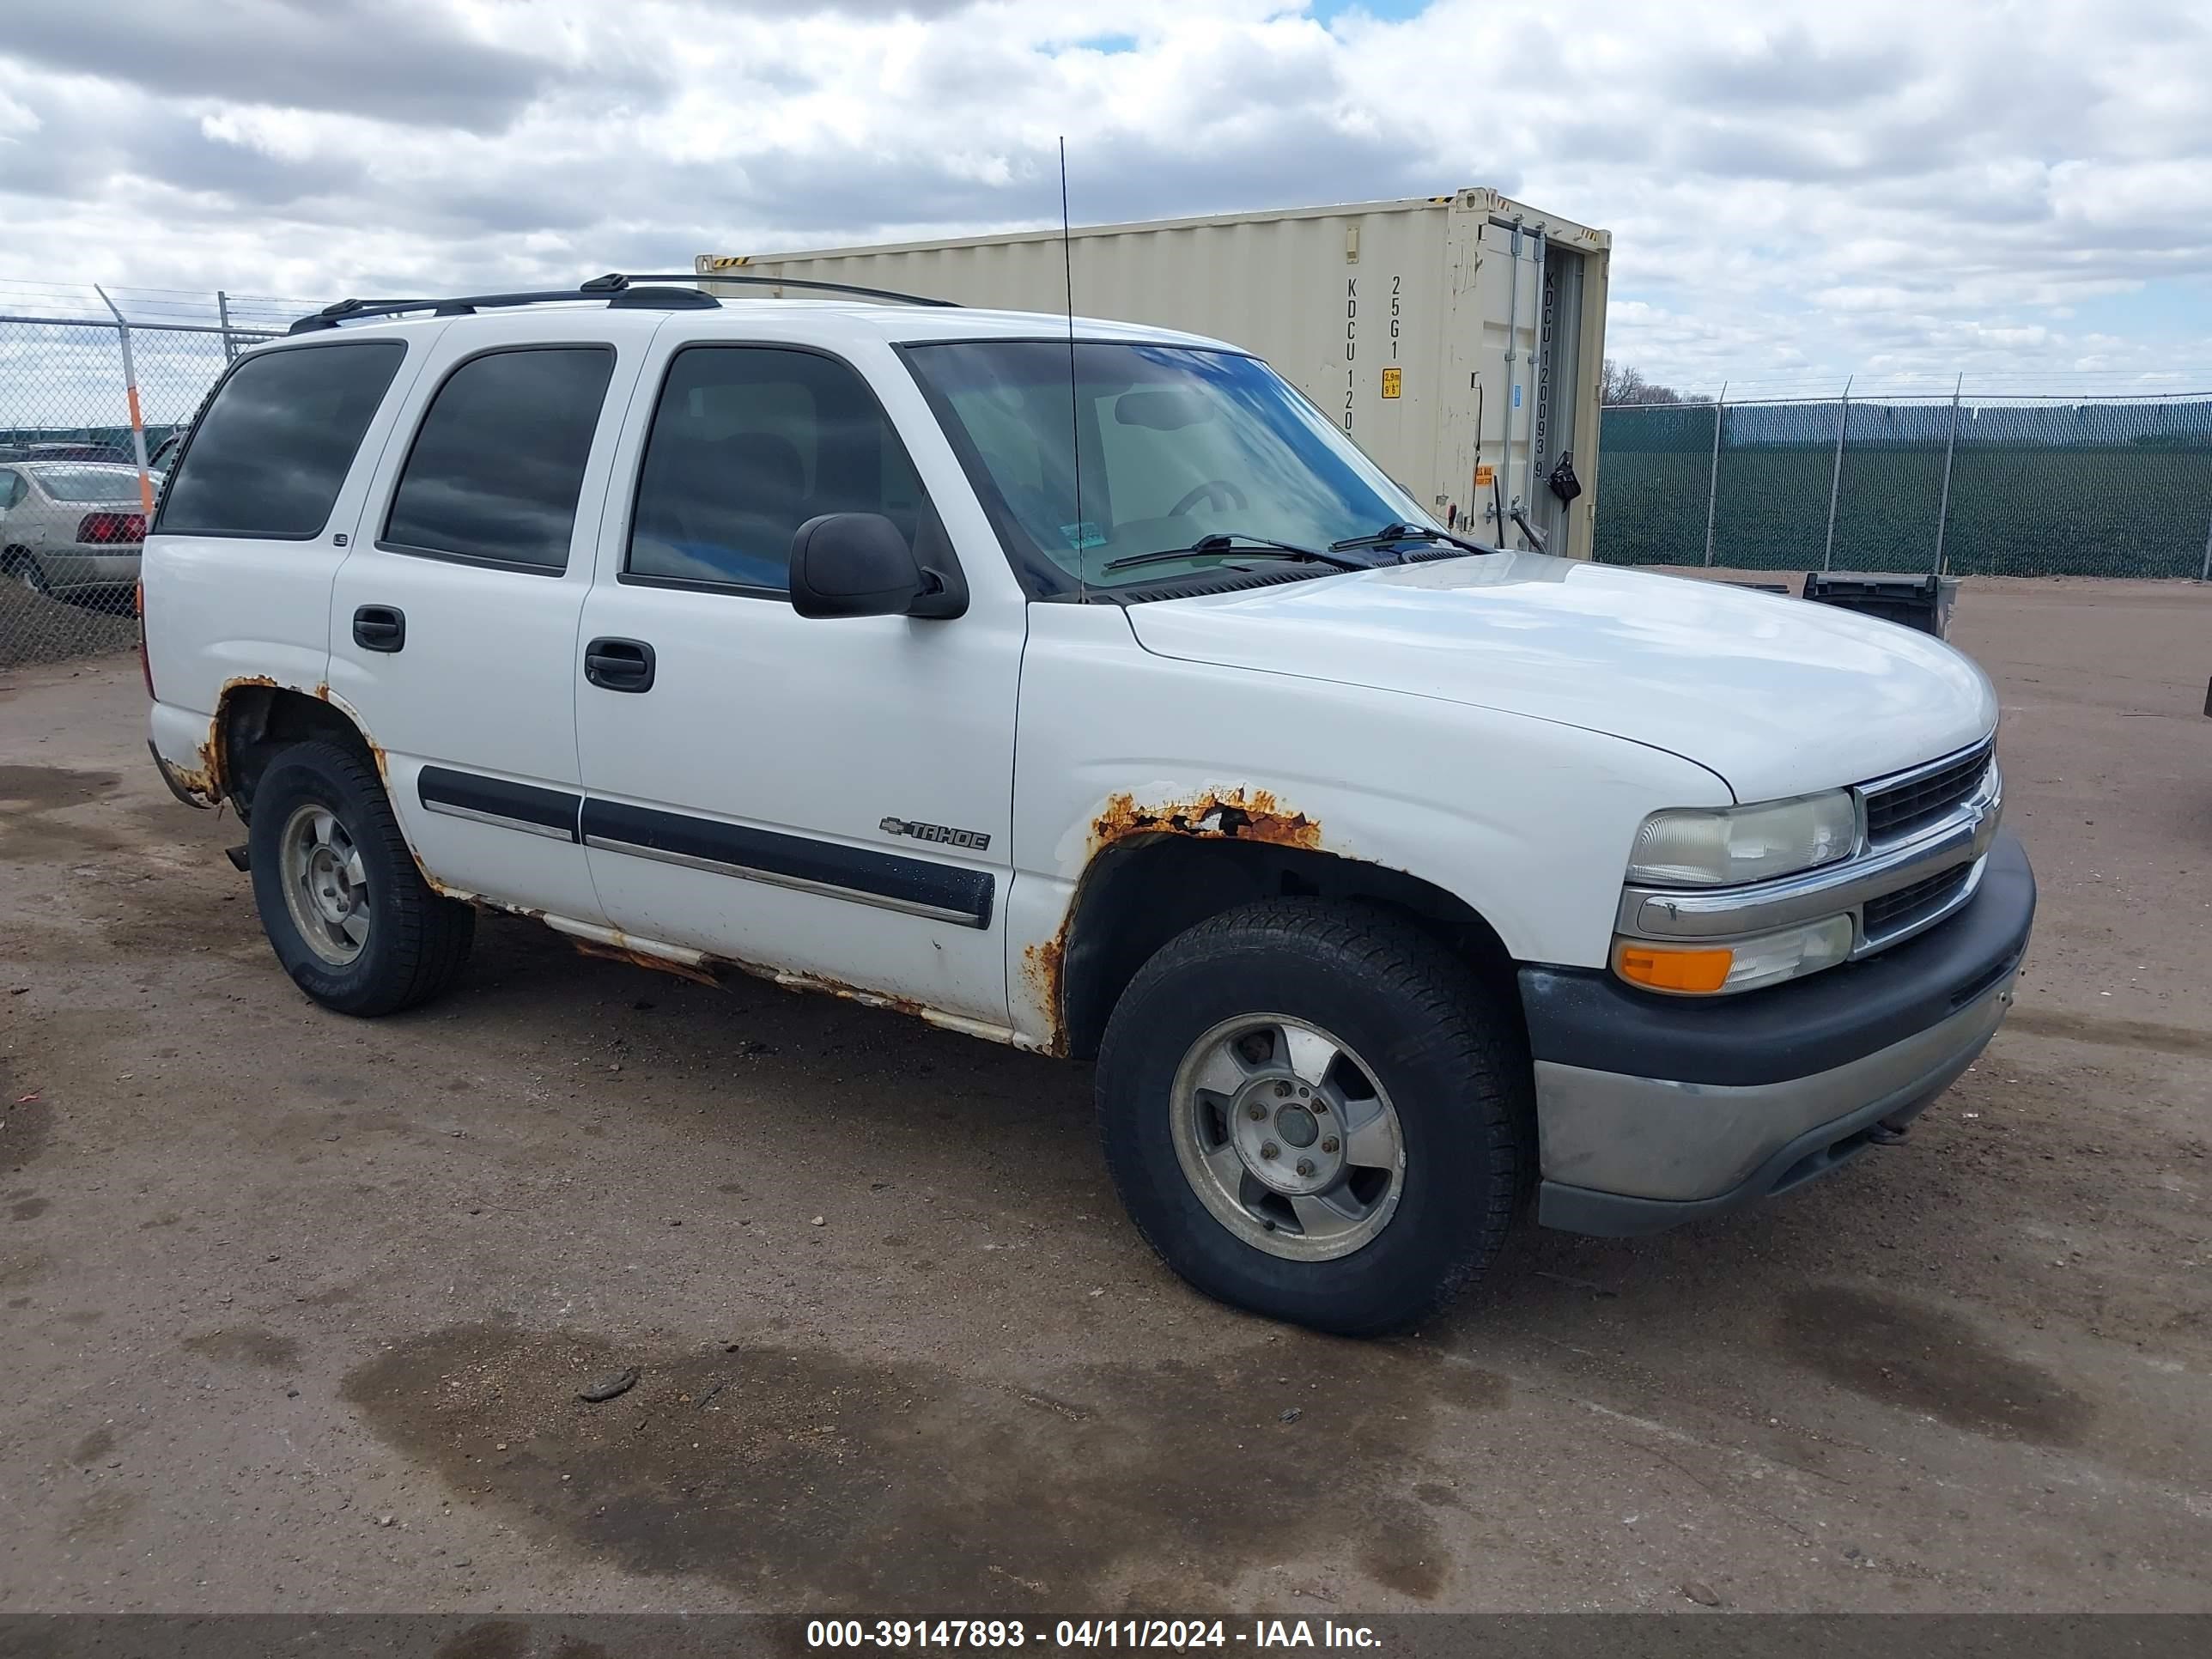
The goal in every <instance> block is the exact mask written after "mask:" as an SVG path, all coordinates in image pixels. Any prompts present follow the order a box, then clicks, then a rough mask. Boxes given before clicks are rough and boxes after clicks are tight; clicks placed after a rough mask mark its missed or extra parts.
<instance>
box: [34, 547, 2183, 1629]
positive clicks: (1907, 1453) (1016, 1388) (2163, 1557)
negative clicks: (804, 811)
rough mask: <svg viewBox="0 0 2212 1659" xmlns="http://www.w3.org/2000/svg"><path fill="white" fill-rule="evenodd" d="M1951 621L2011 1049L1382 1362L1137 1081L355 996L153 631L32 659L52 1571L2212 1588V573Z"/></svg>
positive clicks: (514, 992)
mask: <svg viewBox="0 0 2212 1659" xmlns="http://www.w3.org/2000/svg"><path fill="white" fill-rule="evenodd" d="M1955 638H1956V639H1957V641H1958V642H1959V643H1960V644H1961V645H1963V646H1964V647H1966V649H1968V650H1969V651H1972V652H1973V653H1976V654H1977V655H1978V656H1979V658H1980V659H1981V660H1982V661H1983V662H1984V664H1986V665H1988V667H1989V668H1990V671H1991V672H1992V673H1993V674H1994V675H1995V677H1996V679H1997V681H1998V683H1999V685H2000V688H2001V690H2002V696H2003V702H2004V707H2005V717H2006V729H2005V738H2004V753H2005V756H2006V762H2007V771H2008V779H2009V782H2010V790H2011V806H2010V821H2011V822H2012V823H2015V825H2016V826H2017V827H2018V828H2019V829H2021V832H2022V833H2023V835H2024V836H2025V838H2026V840H2027V844H2028V847H2029V850H2030V852H2031V854H2032V855H2033V858H2034V859H2035V861H2036V864H2037V866H2038V871H2039V876H2040V878H2041V881H2042V884H2043V895H2044V909H2043V913H2042V919H2041V922H2040V926H2039V933H2038V940H2037V944H2036V946H2035V949H2034V951H2033V954H2032V955H2031V957H2030V959H2029V964H2028V968H2027V974H2026V975H2025V978H2024V980H2023V982H2022V991H2021V1002H2020V1006H2019V1008H2018V1010H2017V1012H2016V1013H2015V1017H2014V1018H2013V1019H2012V1021H2011V1022H2010V1024H2008V1025H2007V1027H2006V1028H2005V1030H2004V1031H2003V1032H2002V1034H2001V1035H2000V1036H1999V1037H1998V1038H1997V1040H1996V1042H1995V1044H1994V1045H1993V1046H1992V1047H1991V1048H1990V1051H1989V1052H1988V1054H1986V1055H1985V1056H1984V1060H1983V1061H1982V1063H1981V1064H1980V1065H1979V1066H1978V1067H1977V1069H1976V1070H1975V1071H1974V1072H1972V1073H1970V1074H1969V1075H1968V1076H1967V1078H1966V1079H1964V1081H1962V1082H1961V1083H1960V1085H1959V1086H1958V1087H1957V1088H1955V1089H1954V1091H1952V1092H1951V1094H1949V1095H1948V1097H1946V1098H1945V1099H1944V1100H1943V1101H1942V1102H1941V1103H1938V1105H1937V1106H1936V1107H1935V1108H1934V1109H1931V1110H1930V1111H1929V1114H1928V1115H1926V1116H1925V1117H1924V1118H1923V1120H1922V1121H1921V1124H1920V1126H1919V1127H1917V1129H1916V1130H1915V1132H1914V1133H1913V1134H1912V1136H1911V1139H1910V1141H1909V1142H1908V1143H1907V1144H1906V1145H1905V1146H1902V1147H1899V1148H1897V1149H1893V1150H1881V1151H1877V1152H1875V1153H1873V1154H1871V1155H1869V1157H1867V1158H1863V1159H1862V1160H1861V1161H1860V1162H1859V1163H1858V1164H1857V1165H1856V1166H1854V1167H1853V1168H1852V1169H1850V1170H1847V1171H1845V1172H1844V1173H1843V1174H1841V1175H1839V1176H1836V1177H1834V1178H1833V1179H1832V1180H1830V1181H1827V1182H1824V1183H1821V1184H1820V1185H1818V1186H1816V1187H1814V1188H1810V1189H1808V1190H1807V1191H1806V1192H1804V1193H1802V1194H1798V1195H1796V1196H1795V1197H1793V1198H1791V1199H1790V1200H1786V1201H1784V1202H1782V1203H1779V1204H1777V1205H1774V1206H1770V1207H1768V1208H1766V1209H1765V1210H1762V1211H1759V1212H1754V1213H1752V1214H1748V1215H1745V1216H1741V1217H1739V1218H1735V1219H1733V1220H1729V1221H1726V1222H1722V1223H1717V1224H1713V1225H1705V1226H1701V1227H1699V1228H1696V1229H1692V1230H1689V1231H1682V1232H1680V1233H1677V1234H1674V1235H1672V1236H1669V1237H1664V1238H1661V1239H1656V1240H1651V1241H1646V1242H1642V1243H1606V1242H1597V1241H1589V1240H1577V1239H1573V1238H1569V1237H1561V1236H1558V1235H1551V1234H1542V1233H1536V1232H1534V1231H1530V1232H1528V1233H1526V1234H1524V1235H1523V1236H1522V1237H1521V1239H1520V1240H1519V1242H1518V1243H1516V1245H1515V1246H1513V1247H1512V1248H1511V1249H1510V1251H1509V1254H1508V1256H1507V1258H1506V1260H1505V1261H1504V1262H1503V1263H1501V1265H1500V1267H1499V1269H1498V1272H1497V1273H1495V1275H1494V1276H1493V1278H1492V1280H1491V1281H1490V1283H1489V1285H1488V1287H1487V1288H1486V1289H1485V1290H1482V1291H1478V1292H1477V1293H1476V1294H1475V1295H1474V1296H1471V1297H1468V1298H1467V1299H1466V1300H1465V1301H1463V1302H1462V1304H1459V1305H1458V1306H1457V1307H1456V1308H1455V1310H1453V1312H1452V1313H1451V1314H1450V1316H1449V1317H1448V1318H1445V1319H1443V1320H1441V1321H1439V1322H1437V1323H1436V1324H1435V1325H1434V1326H1433V1327H1432V1328H1428V1329H1425V1330H1424V1331H1422V1332H1421V1333H1420V1334H1419V1335H1418V1336H1416V1337H1414V1338H1412V1339H1409V1340H1404V1341H1401V1342H1396V1343H1391V1344H1387V1345H1367V1346H1358V1345H1352V1344H1347V1343H1340V1342H1334V1341H1328V1340H1320V1339H1316V1338H1312V1337H1309V1336H1304V1335H1301V1334H1296V1333H1292V1332H1289V1331H1285V1330H1281V1329H1278V1328H1271V1327H1269V1326H1267V1325H1266V1324H1263V1323H1261V1322H1257V1321H1255V1320H1251V1319H1249V1318H1245V1317H1243V1316H1237V1315H1235V1314H1231V1313H1229V1312H1226V1311H1225V1310H1222V1309H1219V1308H1218V1307H1215V1306H1213V1305H1212V1304H1209V1303H1206V1302H1204V1301H1202V1300H1200V1299H1199V1298H1198V1297H1194V1295H1192V1294H1191V1293H1189V1292H1188V1291H1185V1290H1183V1289H1182V1286H1181V1285H1179V1284H1178V1283H1177V1282H1176V1280H1174V1279H1171V1278H1170V1277H1169V1275H1168V1274H1167V1273H1165V1272H1164V1271H1163V1270H1162V1269H1161V1268H1160V1267H1158V1265H1157V1264H1156V1263H1155V1262H1154V1261H1153V1260H1152V1257H1151V1256H1150V1255H1149V1254H1148V1253H1147V1251H1146V1249H1145V1248H1144V1246H1143V1245H1142V1244H1141V1243H1140V1242H1139V1240H1138V1239H1137V1238H1136V1237H1135V1236H1134V1234H1133V1232H1132V1231H1131V1230H1130V1229H1129V1228H1128V1227H1127V1225H1125V1224H1124V1222H1123V1221H1122V1220H1121V1216H1120V1213H1119V1211H1118V1209H1117V1207H1116V1206H1115V1200H1114V1198H1113V1195H1112V1194H1111V1192H1110V1191H1109V1188H1108V1186H1107V1183H1106V1180H1105V1176H1104V1174H1103V1170H1102V1169H1101V1167H1100V1164H1099V1161H1098V1158H1097V1153H1096V1152H1095V1150H1094V1147H1093V1143H1092V1139H1091V1125H1090V1117H1089V1094H1088V1091H1089V1086H1090V1078H1089V1074H1088V1073H1087V1071H1086V1070H1085V1069H1083V1068H1078V1067H1071V1066H1061V1065H1057V1064H1054V1063H1053V1062H1051V1061H1048V1060H1042V1059H1038V1058H1036V1057H1033V1056H1027V1055H1022V1054H1014V1053H1012V1052H1008V1051H1004V1050H1000V1049H996V1048H990V1047H988V1046H986V1045H984V1044H981V1043H978V1042H972V1041H970V1040H968V1039H965V1038H963V1037H959V1036H952V1035H950V1034H947V1033H944V1032H940V1031H936V1030H932V1029H930V1028H928V1027H927V1026H924V1025H922V1024H919V1023H918V1022H914V1021H909V1020H907V1019H903V1018H900V1017H898V1016H896V1015H895V1014H890V1013H884V1012H870V1011H867V1010H864V1009H860V1008H856V1007H853V1006H847V1005H843V1004H840V1003H836V1002H832V1001H828V1000H810V999H804V998H800V997H796V996H793V995H790V994H785V993H782V992H780V991H777V990H775V989H774V988H772V987H766V986H756V985H750V984H747V985H739V986H738V987H735V988H733V989H732V990H727V991H719V992H718V991H714V990H709V989H707V988H704V987H698V986H694V985H690V984H688V983H685V982H683V981H678V980H675V979H671V978H666V977H661V976H657V975H653V974H651V973H649V972H647V971H644V970H641V969H634V968H630V967H628V966H623V965H618V964H613V963H606V962H600V961H587V960H585V959H583V958H582V957H579V956H578V955H577V954H576V953H575V952H574V951H572V950H570V949H569V948H568V946H567V945H564V944H563V943H562V942H561V941H560V940H559V939H557V938H556V937H555V936H553V935H552V934H550V933H546V932H544V931H543V930H541V929H538V928H535V927H532V926H531V925H529V924H527V923H524V922H520V921H488V922H487V923H486V924H485V925H484V927H483V928H482V930H481V932H480V933H479V939H478V945H477V957H476V964H475V966H474V968H473V969H472V970H471V973H470V975H469V976H468V978H467V980H466V981H465V984H464V986H463V987H462V989H461V991H460V993H459V995H457V996H456V997H455V998H453V1000H450V1001H448V1002H447V1003H445V1004H443V1005H441V1006H438V1007H436V1008H435V1009H432V1010H428V1011H425V1012H422V1013H420V1014H416V1015H410V1016H407V1017H404V1018H396V1019H392V1020H387V1021H385V1022H381V1023H378V1024H357V1023H352V1022H349V1021H346V1020H343V1019H342V1018H337V1017H336V1016H332V1015H329V1014H325V1013H323V1012H319V1011H318V1010H316V1009H315V1008H313V1006H310V1005H309V1004H307V1002H306V1001H305V1000H304V999H302V998H301V996H300V995H299V994H297V993H296V992H295V991H294V990H293V989H292V987H291V986H290V985H289V982H288V981H285V980H284V978H283V975H281V973H280V972H279V970H278V969H277V968H276V964H275V962H274V961H273V959H272V958H271V957H270V953H269V951H268V949H267V947H266V945H264V942H263V940H262V938H261V934H260V932H259V929H258V925H257V923H256V921H255V918H254V915H253V908H252V898H251V896H250V894H249V892H248V890H247V885H246V878H244V877H242V876H240V875H238V874H237V873H235V872H234V871H232V870H231V868H230V867H229V866H228V864H227V863H226V862H225V861H224V860H223V859H222V855H221V850H220V849H221V848H222V847H223V846H224V845H225V844H227V843H228V842H231V841H234V840H235V839H237V838H238V836H237V833H236V829H237V827H236V825H235V823H233V822H232V821H230V820H229V819H228V817H223V818H222V819H221V820H217V819H216V818H215V817H211V816H210V815H208V814H204V813H194V812H191V811H187V810H186V809H185V808H184V807H182V806H179V805H176V804H175V803H173V801H172V800H171V799H170V798H169V797H168V795H167V793H165V792H164V790H163V789H162V787H161V783H160V781H159V780H158V779H157V778H156V776H155V774H154V772H153V770H152V769H151V768H150V766H149V763H148V762H147V759H146V753H145V747H144V741H143V735H142V707H141V705H142V701H143V692H142V690H141V688H140V685H139V684H138V675H137V665H136V664H135V663H133V662H131V660H129V659H127V658H126V659H97V660H96V661H94V662H91V663H88V664H79V665H76V666H74V667H71V666H59V667H44V668H28V669H24V670H21V671H18V672H15V673H13V674H11V675H9V676H6V677H0V1091H4V1092H3V1093H0V1111H4V1114H5V1121H4V1124H0V1334H4V1335H5V1338H6V1341H5V1354H6V1359H7V1364H6V1369H5V1372H4V1376H0V1606H4V1607H6V1608H8V1609H11V1610H25V1609H40V1610H62V1609H94V1608H119V1609H127V1610H242V1609H256V1608H270V1609H283V1610H323V1609H337V1608H347V1609H366V1608H384V1609H425V1610H437V1611H463V1610H478V1609H483V1610H491V1609H508V1610H521V1609H549V1610H550V1609H556V1608H560V1609H576V1610H588V1611H607V1610H615V1609H623V1608H639V1609H655V1610H671V1609H696V1610H705V1609H712V1608H736V1607H768V1608H775V1609H780V1610H787V1611H788V1610H799V1609H815V1608H841V1609H842V1608H850V1609H854V1610H856V1611H861V1612H866V1613H882V1612H902V1611H906V1610H908V1607H928V1608H930V1609H933V1610H936V1611H939V1612H960V1613H975V1612H988V1611H991V1610H994V1609H1016V1608H1019V1609H1024V1610H1036V1611H1042V1612H1047V1613H1059V1614H1066V1613H1072V1612H1081V1613H1105V1612H1110V1611H1115V1610H1117V1609H1121V1608H1122V1607H1125V1606H1126V1607H1132V1608H1135V1609H1141V1610H1144V1611H1148V1612H1153V1613H1182V1612H1195V1611H1200V1610H1206V1611H1209V1612H1225V1611H1267V1612H1271V1613H1307V1614H1309V1615H1319V1614H1322V1613H1332V1612H1342V1611H1362V1612H1367V1611H1383V1610H1389V1609H1399V1608H1415V1607H1438V1608H1463V1609H1499V1608H1529V1609H1559V1608H1639V1607H1640V1608H1656V1609H1662V1610H1673V1611H1689V1610H1692V1609H1693V1608H1694V1607H1697V1606H1699V1605H1718V1606H1721V1607H1742V1608H1760V1609H1876V1608H1880V1609H2013V1608H2016V1609H2058V1608H2067V1609H2103V1608H2121V1607H2126V1608H2142V1609H2152V1608H2155V1609H2168V1610H2203V1609H2205V1608H2207V1607H2208V1606H2212V1412H2208V1411H2207V1409H2206V1401H2207V1398H2208V1394H2207V1379H2208V1376H2212V1321H2209V1320H2208V1311H2207V1310H2208V1308H2212V1296H2208V1293H2207V1291H2208V1285H2207V1279H2208V1276H2212V1275H2208V1265H2207V1264H2208V1261H2212V1210H2208V1205H2207V1193H2208V1187H2212V1161H2208V1142H2212V1115H2208V1101H2209V1100H2212V1006H2208V1001H2207V996H2206V992H2207V988H2208V981H2212V966H2208V961H2207V957H2208V954H2212V953H2208V952H2207V951H2206V950H2205V949H2204V948H2203V941H2204V940H2205V939H2206V938H2207V933H2206V928H2205V922H2206V912H2207V904H2208V897H2212V720H2206V719H2205V718H2204V716H2203V713H2202V712H2201V711H2202V708H2203V688H2204V683H2205V680H2206V678H2207V676H2208V675H2212V592H2205V591H2203V590H2200V589H2197V588H2196V587H2193V586H2175V585H2161V584H2150V583H2112V584H2097V583H2092V582H2087V581H2081V582H2043V583H2025V582H2021V583H2003V582H1990V581H1973V582H1969V583H1968V584H1967V585H1966V591H1965V592H1964V593H1963V594H1962V596H1961V599H1960V610H1959V617H1958V624H1957V628H1956V630H1955ZM630 1366H636V1367H639V1368H641V1376H640V1379H639V1380H638V1381H637V1383H635V1386H634V1387H632V1388H631V1389H629V1390H628V1391H627V1392H625V1393H623V1394H622V1395H619V1396H618V1397H617V1398H615V1399H612V1400H610V1401H605V1402H604V1403H601V1404H596V1405H592V1404H586V1403H583V1402H581V1401H579V1400H578V1399H577V1397H576V1395H577V1391H578V1389H580V1388H582V1387H584V1386H586V1385H587V1384H588V1383H591V1382H592V1381H593V1380H594V1379H597V1378H599V1377H602V1376H605V1375H607V1374H609V1373H614V1372H619V1371H621V1370H623V1369H625V1368H627V1367H630Z"/></svg>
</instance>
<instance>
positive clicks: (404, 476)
mask: <svg viewBox="0 0 2212 1659" xmlns="http://www.w3.org/2000/svg"><path fill="white" fill-rule="evenodd" d="M614 368H615V354H614V353H613V352H612V351H611V350H610V349H607V348H606V347H605V346H552V347H547V346H533V347H528V348H522V349H514V350H509V351H494V352H489V353H487V354H486V355H485V356H481V357H473V358H471V359H470V360H469V361H468V362H465V363H463V364H462V365H461V366H460V367H459V368H457V369H455V370H454V371H453V374H452V375H451V376H450V377H449V378H448V379H447V381H446V383H445V385H443V386H440V387H439V388H438V395H437V396H436V397H435V398H432V399H431V401H430V410H429V413H428V414H427V415H425V416H423V417H422V428H421V430H420V431H418V432H417V433H416V437H415V447H414V448H413V450H412V451H410V453H409V454H408V457H407V465H406V467H405V468H404V470H403V471H401V473H400V475H399V488H398V489H396V490H395V491H393V492H392V515H391V517H390V518H389V519H388V520H386V524H385V527H384V539H385V542H386V544H388V545H390V546H392V547H396V548H398V549H401V550H415V551H420V552H424V553H436V554H441V555H444V556H450V557H455V558H462V559H470V560H477V561H481V562H484V563H487V564H501V565H520V566H525V567H527V568H531V569H533V570H563V569H566V568H568V540H569V537H570V535H571V534H572V533H573V532H574V529H575V525H576V498H577V496H578V495H580V494H581V493H582V491H583V487H584V463H585V461H586V459H589V457H590V455H591V453H592V433H593V432H595V431H596V430H598V428H599V407H600V405H601V404H604V403H605V401H606V396H607V381H608V380H609V378H610V377H611V375H612V374H614Z"/></svg>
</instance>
